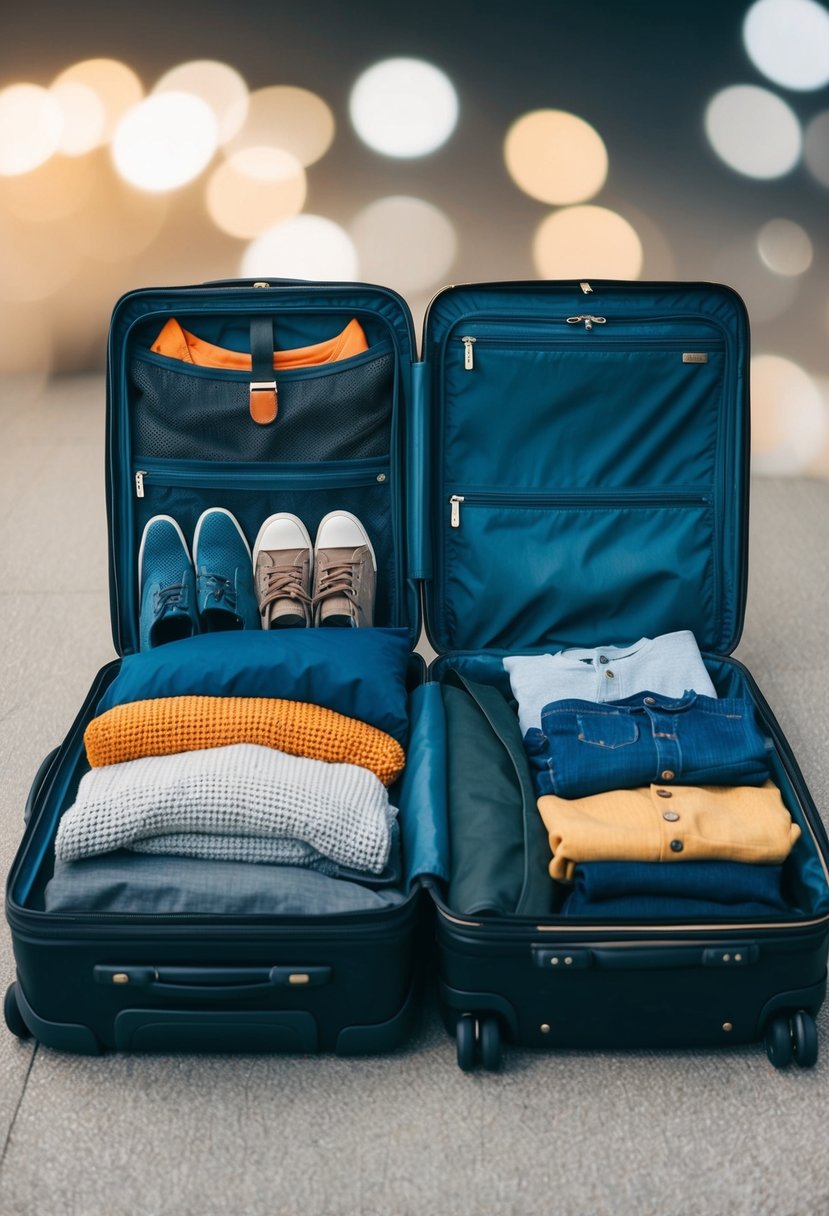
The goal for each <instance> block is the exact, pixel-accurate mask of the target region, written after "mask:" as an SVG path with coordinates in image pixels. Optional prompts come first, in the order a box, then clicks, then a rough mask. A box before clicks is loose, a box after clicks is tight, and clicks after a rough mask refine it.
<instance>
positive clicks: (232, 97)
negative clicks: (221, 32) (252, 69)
mask: <svg viewBox="0 0 829 1216" xmlns="http://www.w3.org/2000/svg"><path fill="white" fill-rule="evenodd" d="M153 93H192V95H193V96H194V97H200V98H201V99H202V101H205V102H207V104H208V105H209V106H210V109H211V110H212V111H213V113H214V114H215V115H216V122H217V123H218V125H219V142H220V143H222V144H223V143H226V142H227V140H229V139H231V138H232V137H233V136H234V135H235V134H236V132H237V131H238V130H239V128H240V127H241V126H242V123H243V122H244V121H245V117H246V116H247V112H248V86H247V85H246V84H245V82H244V80H243V78H242V77H241V76H240V74H239V73H238V72H237V71H236V69H235V68H232V67H230V66H229V65H228V64H226V63H220V62H219V61H218V60H216V59H194V60H193V61H192V62H191V63H180V64H179V65H178V66H177V67H174V68H171V69H170V71H169V72H165V73H164V75H163V76H162V77H161V79H160V80H159V81H158V82H157V83H156V84H155V85H154V87H153Z"/></svg>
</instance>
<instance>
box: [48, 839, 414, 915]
mask: <svg viewBox="0 0 829 1216" xmlns="http://www.w3.org/2000/svg"><path fill="white" fill-rule="evenodd" d="M404 900H405V896H404V895H403V893H402V892H401V891H399V890H396V889H394V888H392V887H385V888H382V889H378V890H370V889H369V888H368V887H364V886H359V885H358V884H357V883H353V882H344V881H343V880H342V879H337V878H330V877H329V876H328V875H326V874H320V873H318V872H317V871H316V870H307V869H299V868H298V867H296V866H272V865H261V864H260V865H250V864H248V863H247V862H242V861H202V860H200V859H198V858H190V857H151V856H139V855H136V854H135V853H131V852H126V851H119V852H113V853H107V854H106V855H105V856H102V857H92V858H89V859H87V860H85V861H57V862H55V872H54V875H53V877H52V878H51V879H50V881H49V882H48V884H47V886H46V891H45V907H46V911H47V912H70V913H74V912H131V913H133V914H137V915H146V914H159V913H161V914H167V915H171V914H175V913H178V914H182V913H185V914H209V915H212V916H328V915H330V914H332V913H337V912H368V911H372V910H376V909H381V908H388V907H394V906H395V905H397V904H400V903H403V902H404Z"/></svg>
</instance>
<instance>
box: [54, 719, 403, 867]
mask: <svg viewBox="0 0 829 1216" xmlns="http://www.w3.org/2000/svg"><path fill="white" fill-rule="evenodd" d="M396 814H397V811H396V809H395V808H394V807H392V806H390V805H389V799H388V793H387V791H386V788H385V786H384V785H383V784H382V782H381V781H379V780H378V778H377V777H375V776H374V774H373V773H371V772H369V770H368V769H365V768H360V767H358V766H357V765H354V764H328V763H326V762H325V761H323V760H308V759H305V758H304V757H302V756H289V755H286V754H285V753H284V752H279V751H275V750H274V749H273V748H269V747H260V746H258V745H256V744H252V743H237V744H234V745H232V746H230V747H216V748H207V749H205V750H203V751H194V752H183V753H181V754H179V755H175V756H149V757H147V758H145V759H141V760H129V761H127V762H125V763H123V764H110V765H107V766H105V767H103V768H95V769H92V770H91V772H89V773H87V774H86V775H85V776H84V777H83V778H82V779H81V783H80V785H79V787H78V796H77V799H76V801H75V804H74V805H73V806H72V807H71V808H70V809H69V810H68V811H67V812H66V814H65V815H64V816H63V818H62V819H61V822H60V826H59V828H58V834H57V839H56V841H55V856H56V857H57V858H58V860H59V861H77V860H79V859H80V858H83V857H94V856H96V855H97V854H99V853H108V852H110V851H111V850H112V849H123V848H127V849H134V850H137V851H139V852H143V853H178V854H181V855H183V856H186V857H204V858H211V859H214V860H224V861H258V862H270V863H276V864H285V865H300V866H301V865H306V866H307V865H313V866H314V867H315V868H317V867H318V863H319V862H320V861H322V860H323V859H330V860H331V861H335V862H338V863H339V864H340V865H344V866H351V867H352V868H354V869H355V870H363V871H367V872H368V873H371V874H379V873H380V872H381V871H382V869H383V867H384V866H385V864H386V862H387V861H388V856H389V845H390V839H391V834H390V828H391V823H392V821H393V818H394V816H395V815H396ZM321 868H324V867H321Z"/></svg>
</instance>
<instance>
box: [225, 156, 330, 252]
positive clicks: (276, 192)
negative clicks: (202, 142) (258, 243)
mask: <svg viewBox="0 0 829 1216" xmlns="http://www.w3.org/2000/svg"><path fill="white" fill-rule="evenodd" d="M306 193H307V183H306V178H305V170H304V169H303V167H302V165H301V164H300V163H299V161H298V160H297V159H296V157H295V156H292V155H291V153H290V152H283V151H282V150H281V149H280V148H243V149H242V150H241V151H240V152H234V153H233V155H232V156H231V157H230V159H229V160H226V161H224V162H223V163H222V164H220V165H219V166H218V167H217V168H216V169H215V170H214V171H213V173H212V175H211V177H210V180H209V181H208V183H207V210H208V212H209V214H210V217H211V219H212V220H213V222H214V223H215V224H216V226H217V227H218V228H221V230H222V231H223V232H227V233H228V234H229V235H230V236H238V237H248V238H249V237H254V236H259V234H260V233H262V232H264V230H265V229H266V228H269V227H272V226H273V225H274V224H275V223H276V222H277V221H279V220H286V219H290V218H291V217H292V216H294V215H298V214H299V212H300V211H301V210H302V206H303V203H304V202H305V195H306Z"/></svg>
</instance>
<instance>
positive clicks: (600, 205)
mask: <svg viewBox="0 0 829 1216" xmlns="http://www.w3.org/2000/svg"><path fill="white" fill-rule="evenodd" d="M693 9H694V12H693V26H691V25H690V24H689V9H688V6H687V5H681V4H665V3H664V0H637V4H636V5H624V4H620V3H614V2H612V0H595V2H594V3H593V4H592V5H581V6H567V8H566V9H564V8H562V10H561V13H562V19H561V20H553V19H551V12H552V10H551V6H550V4H549V0H527V2H526V4H524V5H521V6H509V5H501V6H482V7H479V8H478V9H475V10H474V11H473V9H471V8H469V7H468V6H467V8H465V9H464V10H463V13H462V14H461V12H460V9H458V10H457V11H455V12H453V11H452V6H451V5H450V6H446V5H442V6H438V5H434V6H430V5H428V4H427V6H426V9H425V10H424V9H422V8H421V9H417V10H415V9H412V8H411V6H410V7H409V8H408V9H407V8H405V7H403V6H392V5H384V4H382V3H381V0H366V2H365V4H363V5H360V6H357V8H356V9H355V8H354V7H353V6H352V7H351V8H349V7H347V6H343V5H342V4H340V3H338V2H337V0H318V3H317V4H316V5H315V7H314V10H313V13H312V14H310V15H309V13H308V12H303V11H300V9H299V8H295V7H289V8H286V7H285V6H270V7H264V8H262V7H260V8H259V9H258V10H257V14H256V20H255V22H253V21H247V20H244V19H242V17H240V12H239V11H237V10H230V9H228V10H227V11H226V13H225V14H224V15H223V16H222V17H221V18H220V17H219V16H218V10H217V12H216V13H212V14H209V13H208V12H207V11H206V10H205V9H204V6H203V0H202V2H201V3H199V0H178V3H177V5H176V8H175V11H173V10H171V9H170V7H169V5H167V4H164V3H162V0H144V5H143V7H142V11H141V13H140V14H133V15H131V16H130V18H129V19H127V18H126V16H125V14H124V12H123V11H121V10H119V9H118V6H113V5H111V3H107V4H105V3H104V0H88V3H87V5H85V6H84V10H83V15H82V18H81V16H80V15H79V12H78V10H77V9H75V10H73V9H71V8H67V7H65V6H58V5H56V4H54V3H53V0H46V3H45V4H44V5H39V6H34V5H31V6H29V7H28V8H27V7H26V6H15V7H12V8H9V9H8V11H7V12H6V13H4V23H5V29H4V38H3V40H2V42H0V62H2V63H3V65H4V66H3V70H2V71H0V258H2V274H0V324H2V325H3V326H4V329H3V332H2V333H0V374H2V373H7V374H14V375H16V376H17V375H22V374H25V375H26V376H27V377H28V381H27V382H28V383H29V384H31V385H35V386H36V385H37V384H38V383H40V379H39V378H40V377H42V376H45V375H60V374H69V373H73V372H88V371H101V370H102V369H103V365H104V359H105V351H106V330H107V325H108V321H109V317H110V314H111V311H112V307H113V304H114V303H115V301H116V300H117V299H118V297H119V296H120V295H121V294H122V293H123V292H125V291H129V290H130V289H132V288H136V287H145V286H153V285H158V284H176V283H185V284H187V283H198V282H202V281H205V280H209V279H230V278H233V277H235V276H243V277H248V278H254V279H259V278H263V279H269V280H270V279H275V278H288V279H292V278H319V279H322V280H325V281H334V282H336V281H349V280H366V281H369V282H376V283H380V284H384V285H387V286H389V287H391V288H393V289H395V290H397V291H398V292H400V293H401V294H402V295H403V296H404V297H405V299H406V301H407V302H408V304H409V306H410V308H411V311H412V314H413V319H414V323H415V330H416V332H417V331H419V330H420V328H421V323H422V319H423V316H424V313H425V310H426V308H427V306H428V302H429V299H430V298H431V296H432V295H433V294H434V293H435V292H438V291H439V290H440V289H441V287H442V286H443V285H444V284H445V283H447V282H455V283H470V282H476V281H478V282H493V281H496V282H497V281H499V280H527V279H529V280H532V279H533V278H539V277H541V278H547V277H550V278H564V279H571V280H575V279H584V278H600V279H602V278H611V279H612V278H619V279H627V280H637V279H639V280H655V279H667V280H680V281H682V280H689V281H695V282H698V281H711V282H726V283H728V284H729V285H731V286H732V287H734V288H735V289H736V290H737V291H738V292H739V293H740V294H741V295H742V297H743V298H744V300H745V301H746V304H747V307H748V310H749V315H750V319H751V325H752V349H753V350H754V351H755V352H759V353H758V354H757V356H756V358H755V362H754V369H753V381H754V385H755V392H756V401H755V409H754V416H755V427H754V440H753V442H754V447H755V468H756V469H757V470H758V471H760V472H765V473H769V474H784V473H797V474H801V475H802V474H806V475H815V476H818V475H819V476H829V431H828V430H827V426H826V416H827V411H829V389H828V388H827V386H829V288H827V283H829V225H827V215H829V0H733V2H732V3H728V4H723V3H722V2H721V0H696V2H695V4H694V6H693ZM565 13H566V20H564V14H565ZM47 32H48V37H46V36H45V34H46V33H47ZM33 318H34V319H36V321H37V330H38V334H37V337H36V338H35V339H33V338H32V337H31V333H32V331H31V325H30V323H31V322H32V319H33ZM33 391H34V390H33ZM27 400H28V398H27ZM787 403H788V404H787Z"/></svg>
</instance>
